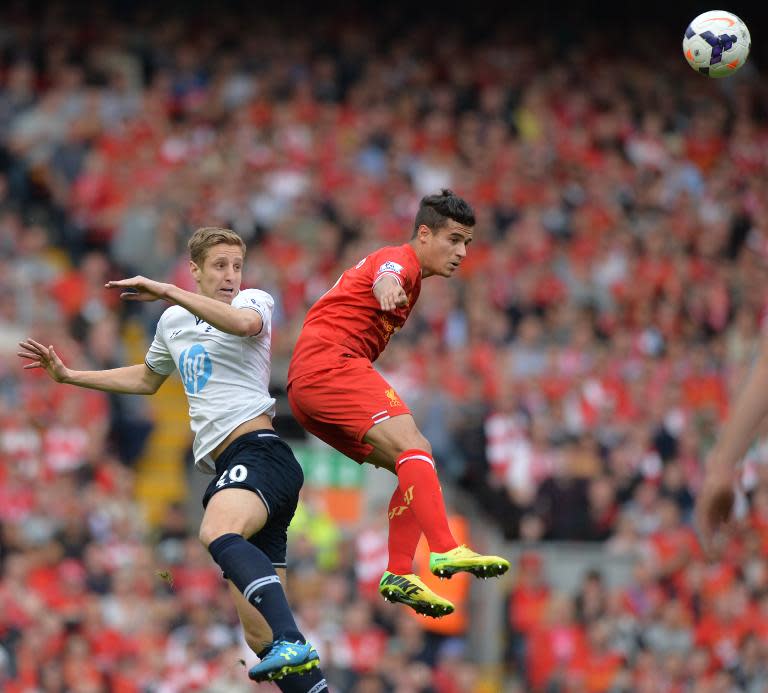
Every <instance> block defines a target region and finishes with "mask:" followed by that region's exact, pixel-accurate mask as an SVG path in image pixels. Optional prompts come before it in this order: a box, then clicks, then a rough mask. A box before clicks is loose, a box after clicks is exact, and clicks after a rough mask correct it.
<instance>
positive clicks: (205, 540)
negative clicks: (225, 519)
mask: <svg viewBox="0 0 768 693" xmlns="http://www.w3.org/2000/svg"><path fill="white" fill-rule="evenodd" d="M221 534H222V533H220V532H216V531H215V530H214V529H213V528H212V527H209V526H207V525H206V524H205V523H203V524H202V525H200V531H199V532H198V533H197V538H198V539H199V540H200V543H201V544H202V545H203V546H204V547H205V548H206V549H207V548H208V547H209V546H210V545H211V543H212V542H213V541H215V540H216V539H218V538H219V537H220V536H221Z"/></svg>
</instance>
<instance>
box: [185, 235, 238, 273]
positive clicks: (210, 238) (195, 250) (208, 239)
mask: <svg viewBox="0 0 768 693" xmlns="http://www.w3.org/2000/svg"><path fill="white" fill-rule="evenodd" d="M219 243H226V244H227V245H239V246H240V248H241V249H242V251H243V255H245V241H243V239H242V238H240V236H239V235H238V234H236V233H235V232H234V231H232V230H231V229H224V228H221V227H219V226H204V227H203V228H200V229H198V230H197V231H195V232H194V233H193V234H192V237H191V238H190V239H189V243H187V246H188V247H189V257H190V259H191V260H192V262H194V263H195V264H196V265H198V266H199V267H202V266H203V263H204V262H205V257H206V255H207V254H208V251H209V250H210V249H211V248H212V247H213V246H215V245H218V244H219Z"/></svg>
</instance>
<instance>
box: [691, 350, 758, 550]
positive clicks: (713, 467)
mask: <svg viewBox="0 0 768 693" xmlns="http://www.w3.org/2000/svg"><path fill="white" fill-rule="evenodd" d="M766 415H768V340H764V341H763V343H762V345H761V348H760V354H759V355H758V357H757V361H756V363H755V365H754V367H753V368H752V372H751V373H750V374H749V376H748V378H747V384H746V385H745V386H744V388H743V389H742V391H741V392H740V393H739V395H738V397H737V398H736V401H735V403H734V405H733V408H732V409H731V411H730V414H729V415H728V418H727V420H726V422H725V424H724V425H723V427H722V429H721V431H720V434H719V436H718V439H717V443H716V444H715V447H714V448H713V449H712V452H711V453H710V455H709V459H708V460H707V464H706V469H705V475H704V483H703V484H702V487H701V490H700V491H699V493H698V496H697V498H696V523H697V525H698V529H699V537H700V539H701V544H702V547H703V548H704V549H705V550H707V551H710V550H711V549H712V548H713V545H712V544H713V540H714V538H715V535H716V534H717V533H718V531H719V530H722V529H728V526H729V524H730V522H731V521H732V511H733V503H734V498H735V497H734V488H733V487H734V483H735V481H736V469H737V465H738V463H739V461H740V460H741V459H742V458H743V457H744V455H745V454H746V452H747V450H748V449H749V446H750V445H751V444H752V440H753V439H754V437H755V434H756V432H757V429H758V427H759V426H760V423H761V422H762V421H763V419H764V418H765V417H766Z"/></svg>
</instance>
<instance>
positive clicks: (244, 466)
mask: <svg viewBox="0 0 768 693" xmlns="http://www.w3.org/2000/svg"><path fill="white" fill-rule="evenodd" d="M303 483H304V474H303V472H302V470H301V465H300V464H299V463H298V461H297V460H296V457H295V456H294V454H293V451H292V450H291V448H290V446H288V445H287V444H286V443H285V442H284V441H283V440H281V439H280V437H279V436H278V435H277V434H276V433H273V432H269V433H267V432H252V433H246V434H244V435H243V436H240V437H239V438H237V439H236V440H235V441H234V442H233V443H232V444H231V445H230V446H229V447H228V448H227V449H226V450H225V451H224V452H223V453H222V454H221V456H220V457H219V459H217V460H216V477H214V479H213V480H212V481H211V483H210V484H209V485H208V489H207V490H206V492H205V495H204V496H203V507H205V509H206V510H205V515H204V516H203V523H202V525H201V529H200V539H201V541H202V542H203V544H205V545H206V546H208V545H209V544H210V542H211V541H213V540H214V539H216V538H217V537H219V536H221V535H222V534H228V533H230V532H233V533H237V534H241V535H242V536H243V537H245V538H246V539H249V540H251V541H252V543H254V544H256V545H257V546H258V545H259V544H258V543H257V542H262V543H263V544H264V546H260V548H262V550H263V551H264V552H265V553H266V554H267V556H269V558H270V559H271V560H272V562H273V563H279V564H281V566H280V567H282V566H284V565H285V542H286V532H287V528H288V525H289V524H290V521H291V519H292V518H293V514H294V512H295V511H296V504H297V503H298V500H299V491H300V490H301V487H302V484H303Z"/></svg>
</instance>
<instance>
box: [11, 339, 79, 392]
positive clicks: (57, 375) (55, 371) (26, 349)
mask: <svg viewBox="0 0 768 693" xmlns="http://www.w3.org/2000/svg"><path fill="white" fill-rule="evenodd" d="M19 346H20V347H21V348H22V349H23V351H19V352H17V355H18V356H19V357H20V358H23V359H27V360H29V361H31V363H28V364H27V365H26V366H24V369H25V370H27V369H29V368H44V369H45V372H46V373H48V375H49V376H50V377H51V378H53V380H55V381H56V382H57V383H63V382H66V380H67V377H68V376H69V369H68V368H67V367H66V366H65V365H64V362H63V361H62V360H61V359H60V358H59V355H58V354H57V353H56V351H55V350H54V348H53V346H47V347H46V346H43V345H42V344H40V342H36V341H35V340H34V339H31V338H29V337H27V339H26V340H25V341H23V342H19Z"/></svg>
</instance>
